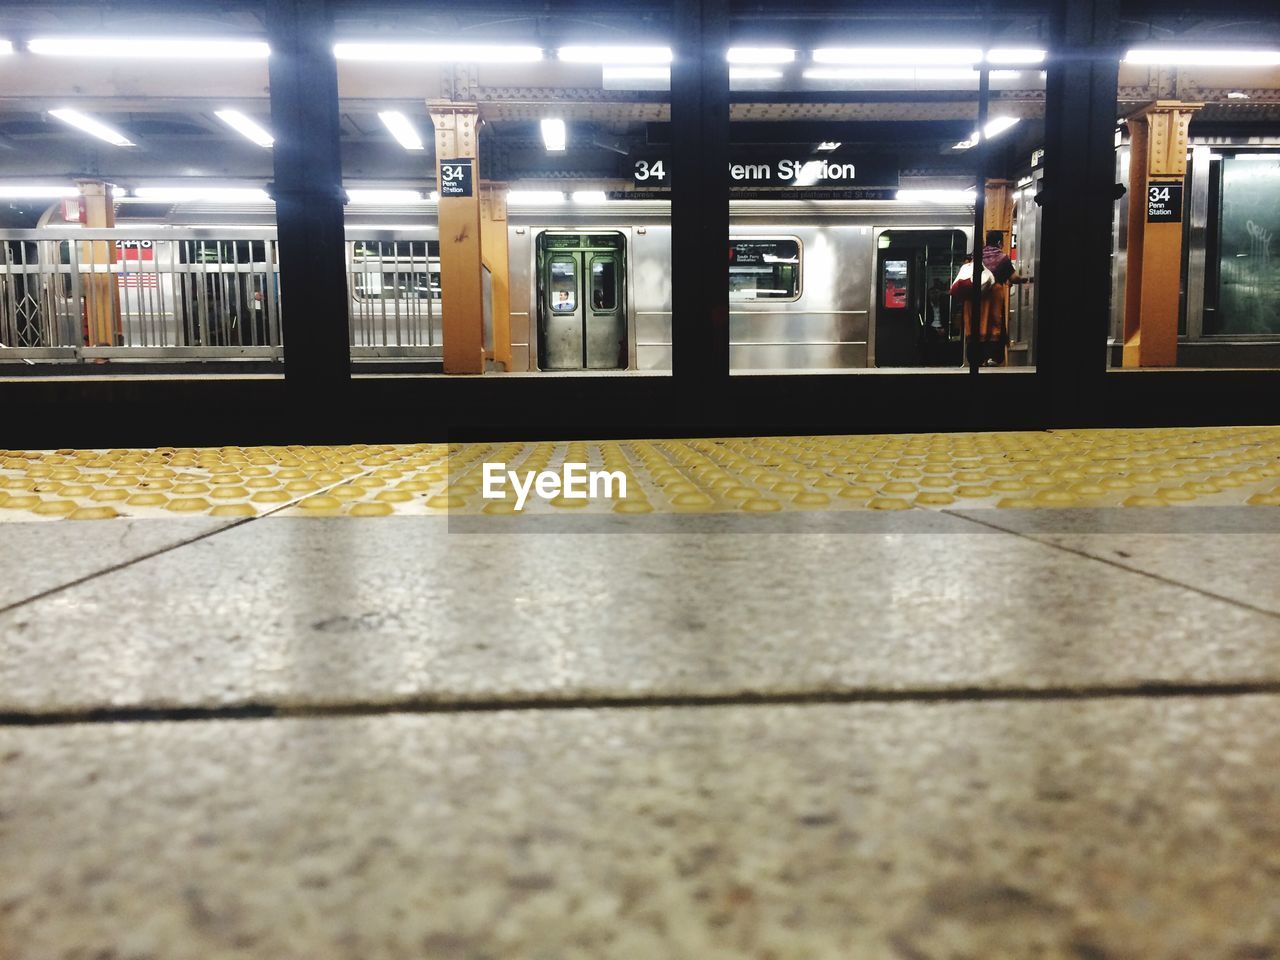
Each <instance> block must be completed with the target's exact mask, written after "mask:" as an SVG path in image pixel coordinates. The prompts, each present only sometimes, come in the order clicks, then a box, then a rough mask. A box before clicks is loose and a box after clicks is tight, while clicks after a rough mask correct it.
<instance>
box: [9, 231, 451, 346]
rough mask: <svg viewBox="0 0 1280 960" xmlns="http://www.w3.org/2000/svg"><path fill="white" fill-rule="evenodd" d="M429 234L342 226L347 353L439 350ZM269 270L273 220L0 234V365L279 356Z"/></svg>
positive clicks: (274, 265) (277, 310) (274, 282)
mask: <svg viewBox="0 0 1280 960" xmlns="http://www.w3.org/2000/svg"><path fill="white" fill-rule="evenodd" d="M426 233H427V232H426V231H390V230H370V229H367V228H366V229H359V230H358V231H352V232H351V233H349V235H348V238H347V243H346V253H347V286H348V291H349V302H348V311H349V317H350V331H351V353H352V356H353V357H356V358H378V357H386V358H400V357H403V358H438V357H440V356H441V355H442V352H443V350H442V347H443V324H442V322H441V315H440V262H439V256H438V252H436V251H437V250H438V248H437V247H436V241H435V237H434V236H431V237H428V236H427V235H426ZM279 279H280V277H279V261H278V258H277V249H276V232H275V230H274V229H271V228H252V227H250V228H246V227H230V228H196V227H156V226H149V227H142V226H127V227H116V228H114V229H82V228H75V227H53V228H45V229H38V230H0V361H3V360H6V359H10V360H14V359H16V360H23V361H27V362H35V361H59V360H61V361H73V362H74V361H84V360H107V359H109V360H128V359H140V360H141V359H152V360H166V359H167V360H215V359H217V360H225V359H258V360H267V361H274V360H279V359H281V357H282V356H283V351H282V335H281V298H280V283H279Z"/></svg>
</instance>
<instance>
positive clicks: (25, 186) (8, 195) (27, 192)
mask: <svg viewBox="0 0 1280 960" xmlns="http://www.w3.org/2000/svg"><path fill="white" fill-rule="evenodd" d="M79 193H80V191H79V190H78V189H76V188H75V187H68V186H59V185H58V184H43V183H0V198H2V199H5V200H43V199H45V198H49V199H51V200H56V199H57V198H58V197H75V196H78V195H79Z"/></svg>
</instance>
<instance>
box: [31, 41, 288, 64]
mask: <svg viewBox="0 0 1280 960" xmlns="http://www.w3.org/2000/svg"><path fill="white" fill-rule="evenodd" d="M27 49H28V50H30V51H31V52H32V53H36V54H40V55H41V56H49V57H108V58H112V59H124V60H264V59H266V57H267V55H268V54H270V52H271V48H270V47H268V46H267V45H266V44H265V43H263V42H262V41H261V40H217V39H213V38H205V37H37V38H36V39H34V40H28V41H27Z"/></svg>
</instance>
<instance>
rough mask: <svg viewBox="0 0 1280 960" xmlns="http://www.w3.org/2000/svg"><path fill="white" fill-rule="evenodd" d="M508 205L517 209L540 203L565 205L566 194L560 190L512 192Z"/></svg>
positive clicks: (508, 197)
mask: <svg viewBox="0 0 1280 960" xmlns="http://www.w3.org/2000/svg"><path fill="white" fill-rule="evenodd" d="M507 203H509V204H513V205H515V206H517V207H518V206H531V205H534V204H539V203H544V204H549V203H564V194H563V193H561V192H560V191H559V190H512V191H510V192H509V193H508V194H507Z"/></svg>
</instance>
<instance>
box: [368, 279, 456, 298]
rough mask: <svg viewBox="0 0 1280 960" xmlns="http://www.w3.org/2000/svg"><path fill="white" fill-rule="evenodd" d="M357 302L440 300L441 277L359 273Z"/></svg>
mask: <svg viewBox="0 0 1280 960" xmlns="http://www.w3.org/2000/svg"><path fill="white" fill-rule="evenodd" d="M354 280H355V282H354V284H353V287H354V290H353V294H354V296H355V298H356V299H357V300H439V299H440V275H439V274H438V273H437V274H426V273H357V274H355V275H354Z"/></svg>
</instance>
